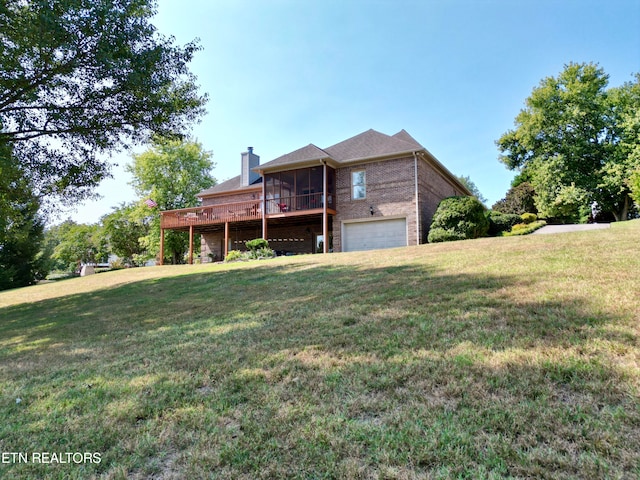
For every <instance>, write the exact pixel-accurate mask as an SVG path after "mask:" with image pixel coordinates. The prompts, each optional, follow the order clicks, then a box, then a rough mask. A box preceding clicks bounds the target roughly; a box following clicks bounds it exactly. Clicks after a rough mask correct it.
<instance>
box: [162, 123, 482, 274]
mask: <svg viewBox="0 0 640 480" xmlns="http://www.w3.org/2000/svg"><path fill="white" fill-rule="evenodd" d="M240 167H241V173H240V175H238V176H237V177H234V178H232V179H230V180H227V181H225V182H223V183H220V184H218V185H216V186H214V187H212V188H210V189H208V190H205V191H203V192H200V193H199V194H198V197H199V198H200V199H201V201H202V203H201V205H200V206H199V207H196V208H186V209H181V210H171V211H164V212H161V214H162V216H161V244H163V239H164V231H165V230H167V229H173V230H182V231H188V232H189V233H190V238H191V240H190V245H193V235H194V234H195V233H200V234H201V239H202V240H201V259H202V261H209V260H221V259H222V258H224V256H225V255H226V253H227V252H228V251H229V250H243V249H244V248H245V247H244V242H246V241H247V240H251V239H254V238H265V239H267V240H268V241H269V245H270V246H271V248H273V249H274V250H276V251H277V252H278V253H280V254H298V253H320V252H324V253H326V252H330V251H333V252H346V251H356V250H370V249H376V248H388V247H397V246H404V245H416V244H420V243H425V242H426V240H427V234H428V230H429V225H430V224H431V219H432V216H433V214H434V212H435V210H436V207H437V206H438V203H439V202H440V200H442V199H443V198H446V197H449V196H452V195H470V192H469V191H468V190H467V189H466V187H465V186H464V185H462V184H461V183H460V182H459V181H458V179H457V178H456V177H455V176H454V175H452V174H451V172H449V170H447V169H446V168H445V167H444V166H443V165H442V164H441V163H440V162H439V161H438V160H437V159H436V158H435V157H434V156H433V155H432V154H431V153H429V151H428V150H427V149H426V148H424V147H423V146H422V145H420V144H419V143H418V142H417V141H416V140H415V139H414V138H413V137H412V136H411V135H409V134H408V133H407V132H406V131H405V130H401V131H400V132H398V133H396V134H395V135H391V136H389V135H385V134H383V133H380V132H377V131H375V130H368V131H366V132H363V133H361V134H359V135H356V136H355V137H351V138H349V139H347V140H344V141H342V142H340V143H337V144H335V145H332V146H330V147H328V148H324V149H321V148H318V147H316V146H315V145H313V144H309V145H307V146H306V147H302V148H300V149H298V150H295V151H293V152H291V153H288V154H286V155H283V156H281V157H278V158H276V159H275V160H272V161H270V162H267V163H264V164H260V157H259V156H258V155H256V154H255V153H253V148H249V149H248V151H247V152H244V153H242V154H241V165H240ZM189 261H190V262H192V261H193V248H191V251H190V254H189Z"/></svg>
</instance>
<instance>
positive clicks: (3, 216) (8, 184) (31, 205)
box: [0, 144, 46, 290]
mask: <svg viewBox="0 0 640 480" xmlns="http://www.w3.org/2000/svg"><path fill="white" fill-rule="evenodd" d="M39 208H40V202H39V200H38V199H37V198H36V197H35V196H34V195H33V193H32V191H31V183H30V181H29V178H28V177H27V176H25V175H24V172H23V171H22V170H21V169H20V166H19V165H17V164H16V163H15V162H14V161H13V158H12V154H11V149H10V148H9V147H8V146H7V145H2V144H0V290H4V289H6V288H14V287H23V286H26V285H31V284H33V283H35V281H36V280H39V279H41V278H43V276H44V275H46V272H44V267H45V265H44V259H43V258H42V256H41V255H40V254H39V253H40V249H41V247H42V244H43V241H44V220H43V218H42V217H41V215H39V213H38V210H39Z"/></svg>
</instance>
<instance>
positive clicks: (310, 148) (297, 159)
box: [259, 143, 329, 169]
mask: <svg viewBox="0 0 640 480" xmlns="http://www.w3.org/2000/svg"><path fill="white" fill-rule="evenodd" d="M328 157H329V154H328V153H327V152H325V151H324V150H322V149H321V148H318V147H316V146H315V145H314V144H313V143H310V144H309V145H307V146H306V147H302V148H299V149H298V150H294V151H293V152H291V153H287V154H286V155H282V156H281V157H278V158H276V159H275V160H271V161H270V162H267V163H264V164H262V165H260V167H259V168H261V169H262V168H271V167H278V166H281V165H289V164H293V163H301V162H308V161H310V160H320V159H322V158H328Z"/></svg>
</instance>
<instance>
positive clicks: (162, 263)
mask: <svg viewBox="0 0 640 480" xmlns="http://www.w3.org/2000/svg"><path fill="white" fill-rule="evenodd" d="M160 265H164V228H161V229H160Z"/></svg>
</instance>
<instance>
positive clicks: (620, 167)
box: [496, 63, 640, 220]
mask: <svg viewBox="0 0 640 480" xmlns="http://www.w3.org/2000/svg"><path fill="white" fill-rule="evenodd" d="M639 80H640V76H638V75H636V76H635V81H634V82H628V83H626V84H624V85H623V86H621V87H618V88H612V89H607V86H608V81H609V77H608V75H607V74H606V73H605V72H604V70H603V69H602V68H600V67H598V66H597V65H594V64H575V63H571V64H569V65H566V66H565V68H564V70H563V71H562V72H561V73H560V74H559V75H558V76H557V77H548V78H545V79H543V80H542V81H541V82H540V85H539V86H538V87H536V88H534V90H533V92H532V93H531V95H530V96H529V97H528V98H527V99H526V102H525V103H526V108H524V109H523V110H521V111H520V113H519V114H518V116H517V117H516V119H515V127H516V128H515V129H513V130H509V131H508V132H506V133H505V134H504V135H502V137H500V139H499V140H498V141H497V142H496V143H497V145H498V148H499V150H500V152H501V156H500V160H501V161H502V162H503V163H504V164H505V165H506V166H507V167H508V168H510V169H512V170H519V171H520V172H521V173H520V175H521V177H522V178H525V179H527V180H529V181H530V182H531V184H532V186H533V188H534V189H535V202H536V207H537V209H538V211H539V213H540V215H541V216H542V217H544V218H560V219H566V220H576V219H577V218H579V217H581V216H583V214H584V212H586V211H589V210H590V205H591V204H592V203H593V202H597V203H598V205H599V207H600V209H601V210H603V211H607V212H611V213H612V214H613V215H614V216H615V217H616V218H617V219H619V220H625V219H626V218H627V216H628V213H629V207H630V197H629V193H630V189H629V179H630V176H631V174H632V171H633V170H634V166H640V164H639V163H638V161H639V160H640V158H636V157H639V156H638V155H636V157H634V156H633V152H635V151H637V150H636V147H637V145H638V135H637V133H638V123H639V122H638V119H637V112H638V110H639V109H640V95H639V94H638V88H639V87H638V83H639Z"/></svg>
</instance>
